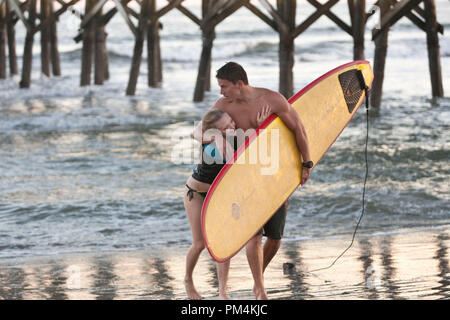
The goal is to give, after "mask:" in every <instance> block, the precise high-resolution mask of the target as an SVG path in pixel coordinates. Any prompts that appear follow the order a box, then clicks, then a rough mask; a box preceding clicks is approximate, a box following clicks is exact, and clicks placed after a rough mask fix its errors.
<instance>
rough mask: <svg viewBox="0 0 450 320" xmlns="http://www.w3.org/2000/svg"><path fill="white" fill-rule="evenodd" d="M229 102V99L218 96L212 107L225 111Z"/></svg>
mask: <svg viewBox="0 0 450 320" xmlns="http://www.w3.org/2000/svg"><path fill="white" fill-rule="evenodd" d="M231 103H232V101H231V100H230V99H227V98H220V99H219V100H217V101H216V103H215V104H214V106H213V107H212V109H219V110H224V111H226V109H227V108H228V107H229V106H230V105H231Z"/></svg>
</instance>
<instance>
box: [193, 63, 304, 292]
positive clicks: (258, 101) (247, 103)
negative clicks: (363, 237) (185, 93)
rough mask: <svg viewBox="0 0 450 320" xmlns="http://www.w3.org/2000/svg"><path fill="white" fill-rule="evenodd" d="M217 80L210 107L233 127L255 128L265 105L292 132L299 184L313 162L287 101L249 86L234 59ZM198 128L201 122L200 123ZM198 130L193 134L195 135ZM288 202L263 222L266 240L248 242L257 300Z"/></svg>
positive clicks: (217, 76)
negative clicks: (217, 94) (215, 97)
mask: <svg viewBox="0 0 450 320" xmlns="http://www.w3.org/2000/svg"><path fill="white" fill-rule="evenodd" d="M216 78H217V82H218V84H219V87H220V93H221V94H222V95H223V98H221V99H219V100H218V101H217V102H216V104H215V105H214V106H213V107H212V109H220V110H223V111H226V112H227V113H228V114H229V115H230V116H231V117H232V119H233V120H234V122H235V124H236V128H239V129H242V130H244V131H246V130H248V129H256V128H257V127H258V122H259V119H260V118H261V115H262V114H264V113H266V112H267V110H268V108H270V111H271V112H272V113H275V114H277V115H278V116H279V117H280V119H281V120H282V121H283V122H284V124H285V125H286V126H287V127H288V128H289V129H290V130H292V132H293V133H294V134H295V138H296V142H297V147H298V149H299V151H300V154H301V156H302V160H300V159H299V165H302V164H303V170H302V177H301V184H302V185H303V184H304V183H305V182H306V181H307V180H308V178H309V174H310V172H311V168H312V162H311V158H310V154H309V145H308V138H307V135H306V132H305V129H304V127H303V124H302V122H301V120H300V118H299V116H298V114H297V112H296V111H295V109H294V108H292V106H291V105H290V104H289V102H288V101H287V100H286V99H285V98H284V97H283V96H282V95H281V94H279V93H277V92H275V91H272V90H269V89H264V88H256V87H252V86H250V85H249V83H248V78H247V74H246V72H245V70H244V69H243V68H242V66H240V65H239V64H237V63H235V62H228V63H227V64H225V65H224V66H223V67H221V68H220V69H219V70H217V75H216ZM199 127H200V125H199ZM197 132H198V129H196V134H194V136H195V137H197V138H198V133H197ZM286 207H287V203H286V204H284V205H282V206H281V208H280V209H279V210H278V211H277V212H276V213H275V214H274V215H273V217H272V218H271V219H270V220H269V221H268V222H267V224H266V225H264V228H263V230H264V235H265V236H267V240H266V242H265V243H264V248H263V247H262V236H263V232H259V233H258V234H257V235H255V236H254V237H253V238H252V239H251V240H250V241H249V242H248V243H247V250H246V254H247V260H248V263H249V266H250V269H251V272H252V275H253V279H254V281H255V285H254V288H253V292H254V294H255V298H256V299H267V294H266V291H265V289H264V278H263V272H264V270H265V269H266V267H267V265H268V264H269V263H270V261H271V260H272V258H273V257H274V256H275V254H276V253H277V251H278V248H279V247H280V244H281V237H282V234H283V230H284V223H285V218H286V209H287V208H286Z"/></svg>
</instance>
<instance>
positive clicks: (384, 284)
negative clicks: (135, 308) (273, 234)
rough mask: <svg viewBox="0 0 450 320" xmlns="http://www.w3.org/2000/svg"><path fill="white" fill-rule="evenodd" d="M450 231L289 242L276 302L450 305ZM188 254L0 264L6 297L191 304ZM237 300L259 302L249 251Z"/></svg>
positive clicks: (237, 277)
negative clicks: (438, 301) (187, 287)
mask: <svg viewBox="0 0 450 320" xmlns="http://www.w3.org/2000/svg"><path fill="white" fill-rule="evenodd" d="M449 234H450V230H438V231H434V232H433V231H427V232H424V231H421V232H409V233H399V234H392V235H385V236H373V237H359V239H358V241H357V242H355V244H354V246H353V247H352V249H351V250H349V251H348V252H347V254H346V255H344V256H343V257H342V258H341V259H340V260H339V261H338V262H337V263H336V264H335V265H334V266H333V267H332V268H329V269H324V270H320V271H315V272H313V270H315V269H318V268H323V267H325V266H327V265H329V264H330V262H332V261H333V259H334V258H335V257H336V256H337V255H338V254H339V253H340V252H342V249H343V248H345V247H346V245H347V244H348V243H347V241H348V239H322V240H311V241H300V242H289V241H285V242H284V243H283V244H282V246H281V249H280V251H279V253H278V254H277V256H276V257H275V258H274V260H273V261H272V263H271V264H270V265H269V267H268V268H267V269H266V271H265V274H264V275H265V285H266V289H267V292H268V294H269V297H271V298H272V299H448V298H449V297H450V269H449V262H448V246H449V243H450V236H449ZM185 254H186V248H175V247H174V248H165V249H164V250H161V249H151V250H150V249H149V250H148V251H146V252H119V253H108V254H107V253H104V254H98V255H96V254H84V255H83V254H80V255H72V256H68V257H60V258H59V259H54V258H53V259H48V260H45V259H43V260H40V261H28V262H26V263H21V264H20V267H19V263H11V262H10V263H8V264H5V263H3V264H1V265H0V299H9V300H12V299H101V300H109V299H185V298H186V296H185V292H184V286H183V278H184V264H185ZM194 277H195V280H196V285H197V289H198V290H199V291H200V292H201V293H202V295H203V296H204V298H205V299H217V296H218V280H217V273H216V265H215V263H214V262H213V261H212V259H211V258H210V257H209V255H208V254H207V252H205V253H204V254H202V255H201V257H200V259H199V262H198V266H197V269H196V271H195V273H194ZM228 287H229V295H230V297H231V298H234V299H253V293H252V287H253V279H252V276H251V272H250V269H249V267H248V263H247V258H246V256H245V251H242V252H240V253H239V254H237V255H236V256H235V257H234V258H233V259H232V261H231V268H230V274H229V282H228Z"/></svg>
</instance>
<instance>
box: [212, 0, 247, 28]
mask: <svg viewBox="0 0 450 320" xmlns="http://www.w3.org/2000/svg"><path fill="white" fill-rule="evenodd" d="M242 5H243V3H242V1H241V0H235V1H234V3H233V2H232V1H230V2H228V6H225V7H224V8H223V9H222V10H220V11H219V12H218V13H217V14H216V15H215V16H212V17H211V18H210V23H211V24H213V25H214V26H216V25H218V24H219V23H221V22H222V21H223V20H225V19H226V18H227V17H229V16H230V15H232V14H233V13H234V12H236V10H238V9H239V8H241V7H242Z"/></svg>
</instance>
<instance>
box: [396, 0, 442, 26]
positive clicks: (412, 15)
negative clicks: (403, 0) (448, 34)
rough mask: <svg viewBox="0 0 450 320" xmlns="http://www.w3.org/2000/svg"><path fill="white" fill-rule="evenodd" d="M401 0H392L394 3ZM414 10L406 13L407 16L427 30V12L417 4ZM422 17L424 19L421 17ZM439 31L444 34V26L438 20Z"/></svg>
mask: <svg viewBox="0 0 450 320" xmlns="http://www.w3.org/2000/svg"><path fill="white" fill-rule="evenodd" d="M398 1H399V0H391V2H392V4H396V3H398ZM413 11H415V12H416V13H417V14H416V13H414V12H412V11H411V12H408V13H407V14H406V17H407V18H408V19H409V20H410V21H411V22H412V23H414V24H415V25H416V26H417V27H419V28H420V29H422V30H423V31H425V32H426V31H427V30H426V24H425V16H426V12H425V11H424V10H423V9H422V8H421V7H419V6H416V7H415V8H414V9H413ZM421 18H422V19H421ZM437 31H438V32H439V33H440V34H444V26H443V25H442V24H440V23H439V22H437Z"/></svg>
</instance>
